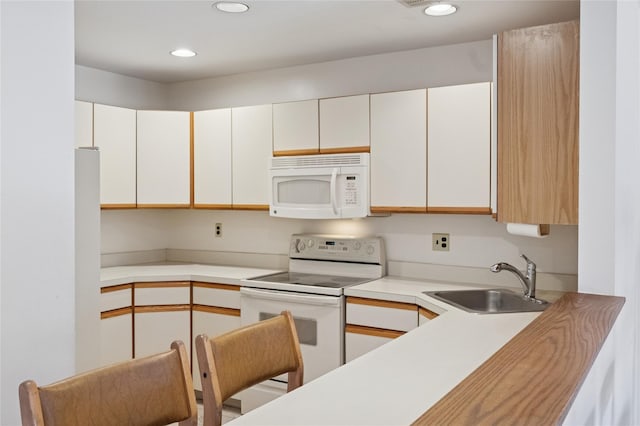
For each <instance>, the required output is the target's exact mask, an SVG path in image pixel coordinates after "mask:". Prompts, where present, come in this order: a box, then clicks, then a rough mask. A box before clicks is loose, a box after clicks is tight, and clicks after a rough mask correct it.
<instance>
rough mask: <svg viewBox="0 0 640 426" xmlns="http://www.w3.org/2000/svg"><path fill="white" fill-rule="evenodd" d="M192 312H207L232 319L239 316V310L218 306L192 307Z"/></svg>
mask: <svg viewBox="0 0 640 426" xmlns="http://www.w3.org/2000/svg"><path fill="white" fill-rule="evenodd" d="M192 309H193V312H207V313H209V314H219V315H228V316H232V317H239V316H240V309H234V308H222V307H220V306H208V305H193V308H192Z"/></svg>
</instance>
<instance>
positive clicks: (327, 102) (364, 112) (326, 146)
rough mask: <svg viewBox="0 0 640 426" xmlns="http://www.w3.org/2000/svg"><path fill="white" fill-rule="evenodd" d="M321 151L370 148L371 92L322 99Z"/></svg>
mask: <svg viewBox="0 0 640 426" xmlns="http://www.w3.org/2000/svg"><path fill="white" fill-rule="evenodd" d="M320 152H326V153H332V152H369V95H358V96H345V97H341V98H329V99H320Z"/></svg>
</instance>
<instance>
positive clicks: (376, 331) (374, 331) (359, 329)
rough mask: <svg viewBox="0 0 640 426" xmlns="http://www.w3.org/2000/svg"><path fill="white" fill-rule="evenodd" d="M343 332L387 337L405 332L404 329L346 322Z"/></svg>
mask: <svg viewBox="0 0 640 426" xmlns="http://www.w3.org/2000/svg"><path fill="white" fill-rule="evenodd" d="M344 332H345V333H353V334H363V335H365V336H374V337H385V338H387V339H395V338H397V337H400V336H402V335H403V334H405V333H406V332H405V331H397V330H387V329H386V328H376V327H366V326H364V325H354V324H347V325H346V326H345V328H344Z"/></svg>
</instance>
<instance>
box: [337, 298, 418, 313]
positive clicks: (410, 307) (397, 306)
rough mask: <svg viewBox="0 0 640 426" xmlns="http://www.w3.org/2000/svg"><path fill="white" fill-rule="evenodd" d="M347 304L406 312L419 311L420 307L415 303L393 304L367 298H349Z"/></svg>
mask: <svg viewBox="0 0 640 426" xmlns="http://www.w3.org/2000/svg"><path fill="white" fill-rule="evenodd" d="M347 303H353V304H356V305H367V306H375V307H377V308H392V309H404V310H406V311H417V310H418V306H417V305H414V304H413V303H405V302H392V301H390V300H379V299H367V298H365V297H354V296H347Z"/></svg>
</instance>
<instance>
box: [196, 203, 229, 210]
mask: <svg viewBox="0 0 640 426" xmlns="http://www.w3.org/2000/svg"><path fill="white" fill-rule="evenodd" d="M193 208H194V209H202V210H232V209H233V205H232V204H202V203H198V204H194V205H193Z"/></svg>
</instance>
